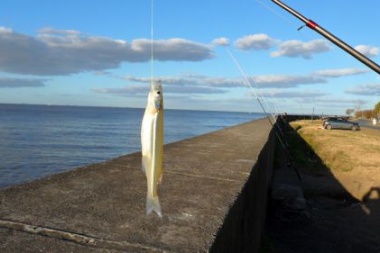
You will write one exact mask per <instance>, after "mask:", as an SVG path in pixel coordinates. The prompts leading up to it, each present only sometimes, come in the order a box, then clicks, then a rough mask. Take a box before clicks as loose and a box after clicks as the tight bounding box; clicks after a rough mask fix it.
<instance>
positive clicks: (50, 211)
mask: <svg viewBox="0 0 380 253" xmlns="http://www.w3.org/2000/svg"><path fill="white" fill-rule="evenodd" d="M270 130H271V125H270V124H269V122H268V120H267V119H261V120H255V121H252V122H249V123H245V124H242V125H239V126H235V127H231V128H226V129H224V130H220V131H217V132H213V133H210V134H206V135H202V136H199V137H196V138H192V139H188V140H184V141H180V142H176V143H172V144H168V145H165V147H164V149H165V151H164V153H165V158H164V175H163V182H162V187H161V189H160V193H159V195H160V202H161V207H162V212H163V217H162V218H159V217H157V216H156V215H155V214H154V213H153V214H151V215H149V216H147V215H146V214H145V199H146V179H145V175H144V173H143V172H142V171H141V165H140V164H141V154H140V153H134V154H131V155H126V156H122V157H119V158H116V159H113V160H110V161H106V162H104V163H99V164H94V165H91V166H87V167H83V168H79V169H76V170H73V171H70V172H67V173H62V174H58V175H54V176H51V177H48V178H44V179H42V180H37V181H33V182H30V183H26V184H23V185H19V186H15V187H11V188H8V189H5V190H2V191H0V252H12V253H17V252H23V253H25V252H52V253H54V252H60V253H62V252H81V253H83V252H84V253H85V252H206V251H208V249H209V248H210V246H211V245H212V243H213V240H214V236H215V235H216V234H217V232H218V229H219V228H220V227H221V226H222V224H223V219H224V217H225V216H226V214H227V213H228V211H229V207H230V206H231V205H232V204H233V202H234V200H235V199H236V198H237V196H238V195H239V192H240V191H241V189H242V188H243V186H244V184H245V182H246V180H247V178H248V176H249V174H250V172H251V169H252V167H253V165H254V164H255V162H256V159H257V158H258V155H259V153H260V151H261V150H262V148H263V146H264V144H265V143H266V141H267V139H268V135H269V132H270ZM41 235H42V236H41ZM62 239H64V240H62Z"/></svg>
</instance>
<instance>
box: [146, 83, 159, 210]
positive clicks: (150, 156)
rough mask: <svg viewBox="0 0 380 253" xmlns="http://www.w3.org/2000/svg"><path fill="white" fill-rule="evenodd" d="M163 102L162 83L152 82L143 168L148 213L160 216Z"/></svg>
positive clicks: (147, 113) (147, 109)
mask: <svg viewBox="0 0 380 253" xmlns="http://www.w3.org/2000/svg"><path fill="white" fill-rule="evenodd" d="M163 102H164V100H163V94H162V85H161V83H160V82H158V83H152V84H151V86H150V91H149V95H148V103H147V106H146V109H145V113H144V118H143V120H142V126H141V149H142V170H143V171H144V172H145V175H146V180H147V185H148V192H147V199H146V213H147V214H150V213H151V212H152V211H155V212H156V213H157V215H158V216H159V217H162V213H161V206H160V202H159V200H158V191H157V190H158V184H159V183H161V179H162V163H163V158H164V103H163Z"/></svg>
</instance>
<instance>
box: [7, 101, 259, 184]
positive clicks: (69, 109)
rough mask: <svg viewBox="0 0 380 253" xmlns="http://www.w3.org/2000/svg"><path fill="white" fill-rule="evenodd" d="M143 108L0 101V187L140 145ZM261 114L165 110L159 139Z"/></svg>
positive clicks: (177, 137) (192, 133)
mask: <svg viewBox="0 0 380 253" xmlns="http://www.w3.org/2000/svg"><path fill="white" fill-rule="evenodd" d="M143 114H144V109H135V108H133V109H132V108H109V107H77V106H45V105H12V104H0V188H5V187H7V186H11V185H15V184H20V183H22V182H26V181H30V180H33V179H38V178H42V177H45V176H48V175H51V174H55V173H59V172H64V171H68V170H71V169H73V168H76V167H80V166H85V165H89V164H93V163H98V162H102V161H105V160H107V159H111V158H115V157H119V156H122V155H126V154H129V153H133V152H137V151H140V149H141V143H140V128H141V121H142V117H143ZM262 117H264V115H263V114H260V113H241V112H240V113H239V112H216V111H187V110H165V121H164V124H165V125H164V127H165V137H164V139H165V143H171V142H175V141H179V140H184V139H187V138H191V137H194V136H197V135H201V134H205V133H208V132H212V131H216V130H219V129H222V128H225V127H229V126H233V125H237V124H240V123H244V122H247V121H251V120H254V119H258V118H262Z"/></svg>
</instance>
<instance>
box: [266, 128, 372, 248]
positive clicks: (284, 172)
mask: <svg viewBox="0 0 380 253" xmlns="http://www.w3.org/2000/svg"><path fill="white" fill-rule="evenodd" d="M316 131H323V132H316V134H318V135H324V134H325V133H326V134H328V135H336V134H339V133H338V132H337V131H340V130H335V131H336V132H325V131H328V130H322V129H320V130H316ZM347 133H348V132H347ZM347 133H344V134H347ZM355 134H356V136H360V135H363V134H365V135H367V134H370V135H371V134H373V136H378V135H380V129H379V130H371V129H364V128H363V129H362V131H361V132H360V133H359V132H358V133H355ZM286 135H288V136H287V138H289V136H290V138H292V139H293V140H296V143H295V144H294V143H293V147H294V145H296V146H297V147H298V148H301V150H303V155H304V157H306V158H307V159H306V162H305V161H304V162H300V161H297V157H296V158H294V156H293V155H292V148H293V147H292V145H290V152H291V158H294V160H290V161H289V160H288V159H287V157H288V156H286V155H285V152H284V150H285V149H283V148H279V153H281V154H282V155H280V156H278V157H279V160H278V161H277V167H278V168H277V170H279V171H277V174H279V172H281V173H280V175H281V179H280V180H279V181H282V182H287V181H288V182H289V180H287V178H293V182H292V183H289V184H288V188H286V187H284V188H281V189H282V193H283V194H282V195H286V194H285V193H284V192H286V191H287V190H289V189H290V187H293V186H294V178H296V176H295V174H296V173H295V170H294V169H293V166H289V165H292V164H294V165H295V166H294V168H296V169H297V171H298V173H299V174H300V176H301V179H302V181H299V180H298V179H297V181H298V182H297V185H298V187H299V188H300V189H301V190H302V191H300V192H302V193H301V195H300V194H299V193H298V194H293V195H292V194H290V195H291V196H290V197H289V196H287V197H286V198H272V200H271V201H270V203H269V207H268V216H267V220H266V225H265V231H264V235H263V240H262V248H261V252H262V253H274V252H281V253H288V252H289V253H290V252H292V253H294V252H303V253H306V252H312V253H314V252H315V253H317V252H321V253H330V252H331V253H333V252H334V253H335V252H336V253H341V252H342V253H343V252H344V253H350V252H352V253H356V252H366V253H372V252H373V253H379V252H380V173H379V172H380V163H378V164H379V166H377V165H376V162H377V161H378V159H379V158H378V157H379V155H378V154H380V153H376V154H373V152H374V151H376V150H377V148H378V147H377V146H376V147H374V148H373V147H372V151H367V153H366V152H364V151H363V150H366V148H365V147H362V148H360V147H359V148H357V147H352V146H350V145H351V144H349V143H347V144H346V149H347V150H349V151H350V152H351V153H354V154H356V156H357V157H359V156H360V160H359V164H361V166H359V165H358V166H356V167H355V166H354V168H350V169H348V170H332V169H331V168H330V167H328V166H326V164H325V163H324V162H322V159H321V158H320V157H319V155H317V154H316V153H314V151H313V150H312V149H311V148H310V146H309V145H308V144H307V143H306V142H305V141H304V140H303V139H302V138H301V137H300V136H299V135H298V133H297V132H296V131H295V130H294V129H288V131H286ZM333 138H334V137H333V136H329V137H328V139H327V140H330V141H331V140H333ZM376 138H377V137H376ZM376 138H374V139H376ZM350 139H354V137H353V138H350ZM331 145H334V143H333V141H331ZM369 145H380V143H379V142H375V143H370V144H369ZM334 148H335V149H336V150H339V148H337V147H336V146H335V147H334ZM357 150H359V151H360V150H361V152H360V153H358V152H359V151H357ZM335 155H336V156H341V157H344V155H345V153H342V154H340V153H339V152H336V154H335ZM332 157H333V158H334V156H332ZM356 160H357V159H356ZM292 162H294V163H292ZM351 163H353V162H351ZM275 174H276V172H275ZM290 181H291V180H290ZM285 184H286V183H285ZM290 184H292V186H290ZM300 199H301V200H302V199H303V200H304V202H302V201H300ZM295 200H298V201H295ZM296 203H298V204H296ZM299 203H301V204H299ZM302 203H304V205H302Z"/></svg>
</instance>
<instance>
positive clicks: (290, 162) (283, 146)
mask: <svg viewBox="0 0 380 253" xmlns="http://www.w3.org/2000/svg"><path fill="white" fill-rule="evenodd" d="M227 52H228V54H229V55H230V57H231V59H232V60H233V62H234V63H235V64H236V66H237V68H238V69H239V71H240V73H241V75H242V76H243V79H244V83H245V84H246V85H247V86H248V87H249V88H250V90H251V92H252V93H253V94H254V95H255V97H256V100H257V101H258V103H259V105H260V107H261V109H262V110H263V112H264V114H265V115H266V117H267V119H268V121H269V123H270V124H271V126H272V127H276V128H277V131H274V132H275V134H276V136H277V139H278V140H279V141H280V144H281V146H282V148H283V149H284V151H285V154H286V156H287V158H288V161H289V165H290V166H291V167H292V168H293V169H294V171H295V173H296V175H297V177H298V180H299V181H300V182H302V178H301V175H300V173H299V172H298V169H297V168H296V166H295V164H294V162H293V159H292V157H291V154H290V150H289V145H288V143H287V142H286V140H285V139H284V138H283V137H284V134H283V132H282V130H281V127H280V126H279V125H278V120H276V119H275V118H273V122H272V120H271V117H270V116H269V114H268V112H267V111H266V110H265V107H264V105H263V103H262V102H261V100H260V98H259V97H258V95H257V92H256V91H255V89H254V88H253V86H252V84H251V81H250V80H249V79H248V77H247V75H246V73H245V72H244V70H243V68H242V67H241V65H240V64H239V62H238V61H237V59H236V57H234V55H233V54H232V52H231V51H230V50H229V49H227ZM254 84H255V85H256V87H257V84H256V83H254ZM257 88H258V87H257ZM279 133H281V135H282V137H281V136H280V135H279Z"/></svg>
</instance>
